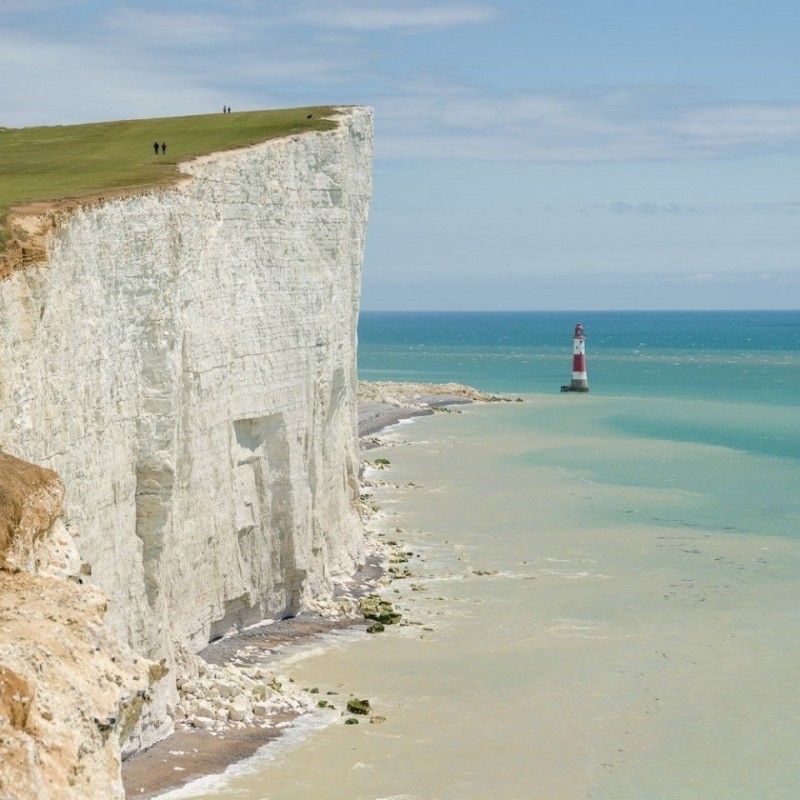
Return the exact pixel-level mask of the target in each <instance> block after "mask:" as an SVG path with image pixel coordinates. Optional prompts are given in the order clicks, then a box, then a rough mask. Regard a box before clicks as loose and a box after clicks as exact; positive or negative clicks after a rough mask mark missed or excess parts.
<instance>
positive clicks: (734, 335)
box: [358, 311, 800, 405]
mask: <svg viewBox="0 0 800 800" xmlns="http://www.w3.org/2000/svg"><path fill="white" fill-rule="evenodd" d="M576 322H582V323H583V326H584V330H585V332H586V335H587V342H586V352H587V370H588V373H589V383H590V387H591V391H592V392H593V393H597V394H603V395H625V396H638V397H649V396H659V397H686V398H699V397H704V396H705V397H708V398H714V399H724V398H729V399H731V400H738V401H746V402H755V403H764V404H767V405H792V404H798V403H800V311H780V312H763V311H713V312H699V311H698V312H638V311H630V312H589V313H583V312H560V311H559V312H513V313H509V312H452V313H436V312H370V311H365V312H362V314H361V318H360V320H359V325H358V336H359V353H358V369H359V377H361V378H362V379H364V380H413V381H429V382H446V381H457V382H460V383H466V384H469V385H473V386H476V387H478V388H481V389H484V390H486V391H493V392H552V391H558V390H559V387H560V386H561V384H562V383H568V382H569V378H570V371H571V368H572V367H571V365H572V355H571V354H572V332H573V330H574V328H575V323H576Z"/></svg>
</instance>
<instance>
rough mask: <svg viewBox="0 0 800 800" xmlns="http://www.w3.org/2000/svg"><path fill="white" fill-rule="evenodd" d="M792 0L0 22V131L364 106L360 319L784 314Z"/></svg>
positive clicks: (794, 219)
mask: <svg viewBox="0 0 800 800" xmlns="http://www.w3.org/2000/svg"><path fill="white" fill-rule="evenodd" d="M799 32H800V2H798V0H669V1H668V2H665V1H664V0H658V2H655V1H654V0H526V1H523V0H508V1H507V2H501V0H495V2H491V1H490V0H486V1H485V2H484V1H483V0H475V2H471V1H470V0H284V1H283V2H272V1H271V0H177V1H176V2H169V0H161V2H152V1H151V0H83V1H81V0H69V1H68V0H0V74H2V75H3V76H4V80H3V84H2V89H1V90H0V98H2V102H0V126H7V127H24V126H30V125H55V124H70V123H81V122H93V121H101V120H112V119H132V118H145V117H159V116H175V115H183V114H200V113H206V112H209V111H216V110H221V108H222V106H223V104H227V105H230V106H232V108H233V110H234V111H237V110H249V109H261V108H280V107H295V106H306V105H336V104H342V105H352V104H356V105H367V106H371V107H372V108H374V109H375V150H374V172H373V205H372V214H371V218H370V223H369V230H368V235H367V251H366V256H365V264H364V279H363V291H362V308H364V309H370V310H384V309H390V310H600V309H606V310H617V309H787V308H793V309H797V308H800V58H798V55H797V53H798V48H797V36H798V33H799Z"/></svg>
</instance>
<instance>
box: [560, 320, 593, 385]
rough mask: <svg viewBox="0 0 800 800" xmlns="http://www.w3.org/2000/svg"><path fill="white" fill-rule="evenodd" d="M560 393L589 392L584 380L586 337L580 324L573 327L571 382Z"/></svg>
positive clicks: (586, 382) (587, 382) (586, 381)
mask: <svg viewBox="0 0 800 800" xmlns="http://www.w3.org/2000/svg"><path fill="white" fill-rule="evenodd" d="M561 391H562V392H588V391H589V381H588V380H587V379H586V337H585V336H584V334H583V325H581V323H580V322H579V323H578V324H577V325H576V326H575V335H574V336H573V337H572V382H571V383H570V385H569V386H562V387H561Z"/></svg>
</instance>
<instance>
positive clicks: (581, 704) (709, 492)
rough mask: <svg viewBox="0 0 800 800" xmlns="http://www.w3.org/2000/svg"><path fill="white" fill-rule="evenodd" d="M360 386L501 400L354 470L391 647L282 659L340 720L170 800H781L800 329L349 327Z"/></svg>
mask: <svg viewBox="0 0 800 800" xmlns="http://www.w3.org/2000/svg"><path fill="white" fill-rule="evenodd" d="M577 322H581V323H582V324H583V327H584V331H585V334H586V337H587V338H586V363H587V373H588V380H589V386H590V391H589V392H588V393H586V394H582V393H561V392H560V386H561V385H562V384H568V383H569V381H570V377H571V362H572V333H573V330H574V327H575V324H576V323H577ZM358 369H359V376H360V377H361V378H362V379H366V380H393V381H424V382H436V383H440V382H449V381H457V382H460V383H465V384H469V385H472V386H475V387H477V388H480V389H483V390H486V391H488V392H492V393H497V394H500V395H503V396H505V397H506V398H508V401H504V402H495V403H486V404H472V405H463V406H454V407H452V408H451V411H450V413H439V414H434V415H432V416H428V417H420V418H416V419H414V420H412V421H410V422H406V423H402V424H399V425H397V426H394V427H393V428H391V429H389V430H388V431H386V432H385V433H384V436H383V442H384V444H383V446H382V447H380V448H379V449H376V450H371V451H368V452H367V453H366V454H365V457H366V458H368V459H370V460H371V461H372V462H373V463H374V461H375V459H376V458H382V459H386V460H387V461H388V462H389V464H388V465H385V468H384V469H377V468H376V467H371V468H369V469H368V470H367V473H366V474H367V476H368V477H370V478H372V479H373V480H376V481H380V482H382V485H379V486H375V487H370V488H369V489H365V492H366V493H368V494H369V502H370V503H372V504H374V505H375V506H376V508H378V509H379V510H378V511H377V516H376V518H375V519H373V520H372V522H371V523H370V524H371V527H372V528H373V529H374V531H375V533H374V535H375V536H376V537H378V538H379V539H381V538H382V540H383V541H389V540H391V541H393V542H396V543H397V545H396V546H397V547H399V548H400V551H401V552H402V553H405V554H406V555H404V556H402V557H403V558H407V561H404V562H401V563H400V564H398V565H397V566H398V567H399V569H400V574H401V575H403V574H405V573H406V572H407V577H401V578H398V579H397V580H394V581H393V582H392V583H391V584H389V585H388V586H386V587H385V588H384V589H383V590H382V592H383V595H384V596H385V597H386V598H387V599H389V600H391V601H392V602H393V603H394V604H395V607H396V608H397V609H399V610H400V611H401V612H402V614H403V620H402V623H403V624H400V625H395V626H391V627H387V630H386V631H385V632H384V633H382V634H377V635H374V636H367V635H366V634H364V633H363V632H360V631H358V632H353V631H349V632H341V633H339V634H336V635H332V636H329V637H328V638H327V639H325V640H321V641H318V642H315V643H314V644H313V645H309V646H306V647H303V648H299V649H295V650H292V651H289V652H287V653H286V654H285V655H284V661H283V662H282V663H281V664H280V669H281V670H283V671H284V672H285V674H286V675H290V676H291V679H293V680H294V681H295V682H296V683H297V685H298V686H303V687H309V688H313V689H316V690H318V692H319V696H320V697H321V698H324V699H325V701H326V703H327V704H328V705H329V706H334V707H335V708H336V710H333V711H332V710H331V709H330V707H328V708H320V709H319V711H318V712H317V713H315V714H312V715H310V716H309V717H308V718H305V719H304V720H303V721H302V723H301V724H300V725H299V726H296V727H295V728H293V729H290V733H289V734H288V735H287V736H284V737H282V738H281V739H280V740H279V741H278V742H277V743H274V744H270V745H268V746H267V747H266V748H264V749H263V750H262V751H261V752H260V753H259V754H257V755H256V756H255V757H254V758H253V759H251V760H249V761H248V762H245V763H242V764H239V765H236V766H235V767H233V768H231V769H230V770H229V771H228V772H227V773H226V774H225V775H223V776H217V777H213V778H205V779H202V780H201V781H200V782H198V783H196V784H192V785H190V786H189V787H187V788H185V789H182V790H180V791H178V792H172V793H170V794H168V795H166V796H167V797H169V798H178V797H203V798H212V797H213V798H221V797H224V798H243V799H248V800H267V799H269V800H279V799H280V800H311V799H312V798H314V799H315V800H317V799H318V800H478V799H479V798H480V799H481V800H485V799H488V798H492V799H494V798H496V799H497V800H584V798H593V799H595V800H756V799H758V800H797V798H798V797H800V757H798V753H800V500H798V492H799V491H800V312H798V311H781V312H686V313H684V312H680V313H679V312H659V313H654V312H624V313H612V312H602V313H600V312H559V313H555V312H553V313H439V314H437V313H378V312H375V313H366V312H365V313H362V315H361V318H360V323H359V362H358ZM350 696H354V697H357V698H359V699H368V700H369V701H370V704H371V707H372V717H373V718H378V719H377V720H374V721H373V722H369V721H368V719H367V718H364V717H362V718H360V719H359V724H358V725H345V724H343V721H344V719H345V718H346V716H342V707H343V705H344V703H345V701H346V699H347V698H349V697H350ZM380 718H383V721H381V719H380Z"/></svg>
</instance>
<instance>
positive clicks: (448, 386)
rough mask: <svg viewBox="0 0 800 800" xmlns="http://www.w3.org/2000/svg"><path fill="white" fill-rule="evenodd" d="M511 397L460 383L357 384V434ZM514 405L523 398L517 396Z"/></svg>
mask: <svg viewBox="0 0 800 800" xmlns="http://www.w3.org/2000/svg"><path fill="white" fill-rule="evenodd" d="M510 401H511V398H509V397H504V396H502V395H498V394H492V393H490V392H483V391H481V390H480V389H474V388H473V387H471V386H465V385H463V384H460V383H412V382H394V381H359V382H358V435H359V437H361V439H362V447H363V446H364V445H365V444H367V445H368V444H369V443H368V441H367V437H369V436H371V435H372V434H375V433H378V432H379V431H381V430H382V429H383V428H386V427H388V426H389V425H394V424H395V423H397V422H400V421H401V420H404V419H410V418H411V417H418V416H424V415H426V414H433V413H435V412H436V411H443V410H445V411H446V410H447V409H448V407H449V406H453V405H459V404H461V403H501V402H502V403H507V402H510ZM516 401H517V402H522V398H520V397H517V398H516Z"/></svg>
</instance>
